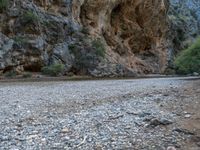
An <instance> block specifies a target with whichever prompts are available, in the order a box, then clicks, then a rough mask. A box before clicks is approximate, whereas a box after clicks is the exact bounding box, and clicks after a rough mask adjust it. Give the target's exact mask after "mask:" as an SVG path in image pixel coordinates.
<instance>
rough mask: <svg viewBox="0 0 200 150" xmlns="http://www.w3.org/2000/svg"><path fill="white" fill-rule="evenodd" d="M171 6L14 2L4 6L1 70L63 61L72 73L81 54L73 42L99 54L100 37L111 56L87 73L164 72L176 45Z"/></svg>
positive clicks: (127, 1)
mask: <svg viewBox="0 0 200 150" xmlns="http://www.w3.org/2000/svg"><path fill="white" fill-rule="evenodd" d="M168 8H169V1H168V0H154V1H151V0H134V1H133V0H57V1H55V0H52V1H50V0H23V1H22V0H9V3H8V4H7V6H4V7H1V10H0V12H1V18H0V20H1V24H0V70H1V71H2V72H6V71H8V70H12V69H15V70H18V72H20V71H24V70H25V71H40V70H41V68H42V67H43V66H46V65H50V64H53V63H63V64H64V65H65V67H66V73H68V72H79V71H78V69H77V66H76V64H77V63H75V62H76V61H77V60H78V58H77V56H80V55H77V54H75V53H72V52H71V50H70V48H72V46H71V45H75V46H77V45H78V47H79V49H80V53H81V55H84V54H85V55H87V56H88V57H89V56H90V57H93V58H96V55H93V54H92V55H90V53H92V52H93V51H94V47H92V48H90V47H91V41H93V40H95V39H99V40H100V41H101V42H102V43H103V45H104V47H105V49H106V54H105V58H101V59H98V61H95V65H92V66H93V67H90V66H91V65H87V67H86V70H87V71H85V72H84V73H89V74H92V75H94V76H118V75H119V76H128V75H130V76H132V75H136V74H148V73H162V72H163V71H164V70H165V68H166V66H167V65H168V59H169V55H168V52H169V48H170V44H171V43H170V42H169V39H168V31H169V26H168V19H167V12H168ZM85 39H88V40H85ZM87 42H88V43H87ZM88 49H89V50H88ZM88 57H87V58H88ZM91 60H92V62H94V59H91Z"/></svg>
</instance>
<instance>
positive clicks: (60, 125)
mask: <svg viewBox="0 0 200 150" xmlns="http://www.w3.org/2000/svg"><path fill="white" fill-rule="evenodd" d="M199 87H200V80H199V79H194V78H191V79H189V78H163V79H137V80H131V79H128V80H98V81H68V82H24V83H18V82H13V83H0V102H1V105H0V150H40V149H41V150H49V149H52V150H63V149H66V150H67V149H69V150H71V149H75V150H76V149H82V150H90V149H96V150H101V149H105V150H109V149H110V150H112V149H114V150H116V149H120V150H121V149H123V150H124V149H127V150H129V149H130V150H166V149H167V147H169V146H172V147H175V148H176V149H180V150H200V104H199V103H200V100H199V98H200V88H199Z"/></svg>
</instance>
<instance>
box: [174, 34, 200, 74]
mask: <svg viewBox="0 0 200 150" xmlns="http://www.w3.org/2000/svg"><path fill="white" fill-rule="evenodd" d="M175 66H176V68H177V73H179V74H189V73H193V72H198V73H200V37H199V38H198V39H197V40H196V42H195V43H194V44H192V45H191V46H190V47H189V48H188V49H186V50H183V51H182V52H181V53H180V55H179V56H178V57H177V58H176V60H175Z"/></svg>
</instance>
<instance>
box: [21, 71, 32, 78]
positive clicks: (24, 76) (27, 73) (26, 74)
mask: <svg viewBox="0 0 200 150" xmlns="http://www.w3.org/2000/svg"><path fill="white" fill-rule="evenodd" d="M22 77H23V78H31V77H32V74H31V73H30V72H26V73H24V74H23V76H22Z"/></svg>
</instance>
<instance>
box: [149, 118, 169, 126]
mask: <svg viewBox="0 0 200 150" xmlns="http://www.w3.org/2000/svg"><path fill="white" fill-rule="evenodd" d="M172 123H173V122H172V121H170V120H167V119H165V118H161V119H157V118H154V119H152V120H151V121H150V123H149V126H159V125H170V124H172Z"/></svg>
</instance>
